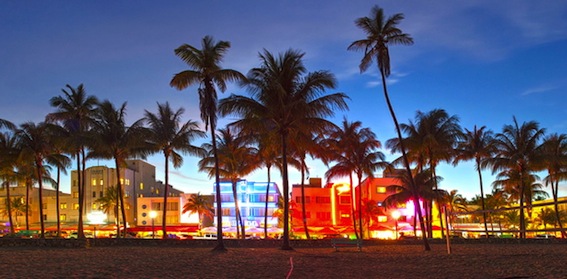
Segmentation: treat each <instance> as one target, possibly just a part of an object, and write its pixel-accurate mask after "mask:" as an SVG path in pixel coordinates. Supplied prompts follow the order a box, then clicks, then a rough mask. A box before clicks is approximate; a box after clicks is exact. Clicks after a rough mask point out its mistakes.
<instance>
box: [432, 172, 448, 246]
mask: <svg viewBox="0 0 567 279" xmlns="http://www.w3.org/2000/svg"><path fill="white" fill-rule="evenodd" d="M436 168H437V164H436V163H435V164H433V165H432V166H431V169H432V172H431V175H432V176H433V177H432V178H436V177H437V172H436V170H435V169H436ZM434 183H435V184H434V185H435V192H436V193H437V190H438V189H439V186H438V184H437V179H435V180H434ZM432 207H433V204H432ZM437 211H438V212H439V228H440V229H441V239H444V238H445V229H444V226H443V213H442V212H443V211H442V210H441V203H440V202H439V200H437Z"/></svg>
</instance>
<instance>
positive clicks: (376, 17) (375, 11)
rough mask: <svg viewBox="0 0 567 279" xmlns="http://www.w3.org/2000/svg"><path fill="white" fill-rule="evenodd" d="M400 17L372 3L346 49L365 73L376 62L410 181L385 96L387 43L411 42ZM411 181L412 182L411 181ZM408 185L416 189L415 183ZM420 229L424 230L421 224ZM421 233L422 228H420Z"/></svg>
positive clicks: (392, 112)
mask: <svg viewBox="0 0 567 279" xmlns="http://www.w3.org/2000/svg"><path fill="white" fill-rule="evenodd" d="M403 19H404V15H403V14H401V13H398V14H394V15H393V16H391V17H388V18H386V16H385V15H384V10H383V9H382V8H380V7H378V6H374V7H373V8H372V10H371V14H370V17H361V18H358V19H357V20H356V21H355V24H356V25H357V26H358V27H359V28H360V29H362V30H363V31H364V33H365V34H366V38H364V39H361V40H357V41H354V42H353V43H352V44H350V46H349V47H348V50H364V56H363V57H362V60H361V62H360V66H359V67H360V71H361V72H365V71H366V70H368V68H369V67H370V65H371V64H372V62H373V61H374V60H376V63H377V64H378V69H379V70H380V76H381V78H382V89H383V91H384V98H385V99H386V104H387V105H388V110H389V111H390V114H391V115H392V120H393V121H394V126H395V128H396V132H397V135H398V139H399V140H400V144H401V145H400V149H401V152H402V158H403V161H404V166H405V168H406V172H407V175H408V176H409V178H410V182H411V181H413V178H412V177H411V176H412V170H411V167H410V164H409V161H408V158H407V154H406V149H405V147H404V144H403V142H402V132H401V130H400V125H399V124H398V119H397V117H396V113H395V112H394V107H393V106H392V103H391V102H390V97H389V95H388V88H387V86H386V78H387V77H389V76H390V52H389V49H388V46H389V45H390V44H393V45H395V44H402V45H412V44H413V39H412V37H411V36H410V35H409V34H406V33H403V31H402V30H401V29H400V28H398V24H399V23H400V22H401V21H402V20H403ZM412 184H415V183H412ZM412 188H416V187H415V186H414V187H412ZM417 197H418V193H414V202H415V203H416V207H417V205H418V204H417V203H418V202H419V201H418V200H417ZM419 220H420V223H421V224H423V216H421V213H419ZM422 229H425V228H424V226H423V225H422ZM423 234H424V235H425V231H423ZM423 244H424V247H425V250H426V251H429V250H431V248H430V247H429V243H428V241H427V238H425V237H424V238H423Z"/></svg>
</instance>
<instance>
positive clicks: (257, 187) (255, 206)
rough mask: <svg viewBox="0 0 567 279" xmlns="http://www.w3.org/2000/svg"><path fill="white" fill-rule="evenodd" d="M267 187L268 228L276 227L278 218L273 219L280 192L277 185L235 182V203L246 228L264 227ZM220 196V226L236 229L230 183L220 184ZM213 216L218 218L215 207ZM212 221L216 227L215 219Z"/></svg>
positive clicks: (223, 182)
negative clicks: (267, 192) (267, 191)
mask: <svg viewBox="0 0 567 279" xmlns="http://www.w3.org/2000/svg"><path fill="white" fill-rule="evenodd" d="M268 186H269V194H268V197H267V198H268V215H267V216H268V219H267V220H268V227H276V226H277V224H278V218H277V217H273V213H274V211H275V210H276V209H277V201H278V198H279V197H280V190H279V188H278V186H277V184H275V183H273V182H270V183H269V184H268V183H267V182H250V181H246V180H240V181H238V182H237V184H236V189H237V201H238V206H239V208H240V214H241V216H242V220H243V221H244V225H245V226H246V227H250V228H257V227H263V226H264V216H265V206H266V190H267V187H268ZM220 194H221V206H222V211H223V212H222V226H223V227H236V207H235V204H236V203H235V202H234V195H233V193H232V182H230V181H222V182H220ZM213 197H215V199H216V187H214V186H213ZM215 202H216V200H215ZM215 216H218V212H217V211H216V207H215ZM214 221H215V225H216V221H217V218H216V217H215V218H214Z"/></svg>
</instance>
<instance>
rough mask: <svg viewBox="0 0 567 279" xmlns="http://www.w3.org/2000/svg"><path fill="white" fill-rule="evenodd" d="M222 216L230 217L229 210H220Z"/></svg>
mask: <svg viewBox="0 0 567 279" xmlns="http://www.w3.org/2000/svg"><path fill="white" fill-rule="evenodd" d="M222 215H223V216H230V208H223V209H222Z"/></svg>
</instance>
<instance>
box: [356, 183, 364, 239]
mask: <svg viewBox="0 0 567 279" xmlns="http://www.w3.org/2000/svg"><path fill="white" fill-rule="evenodd" d="M361 183H362V174H358V196H357V199H358V227H359V228H360V239H364V232H363V231H362V186H361Z"/></svg>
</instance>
